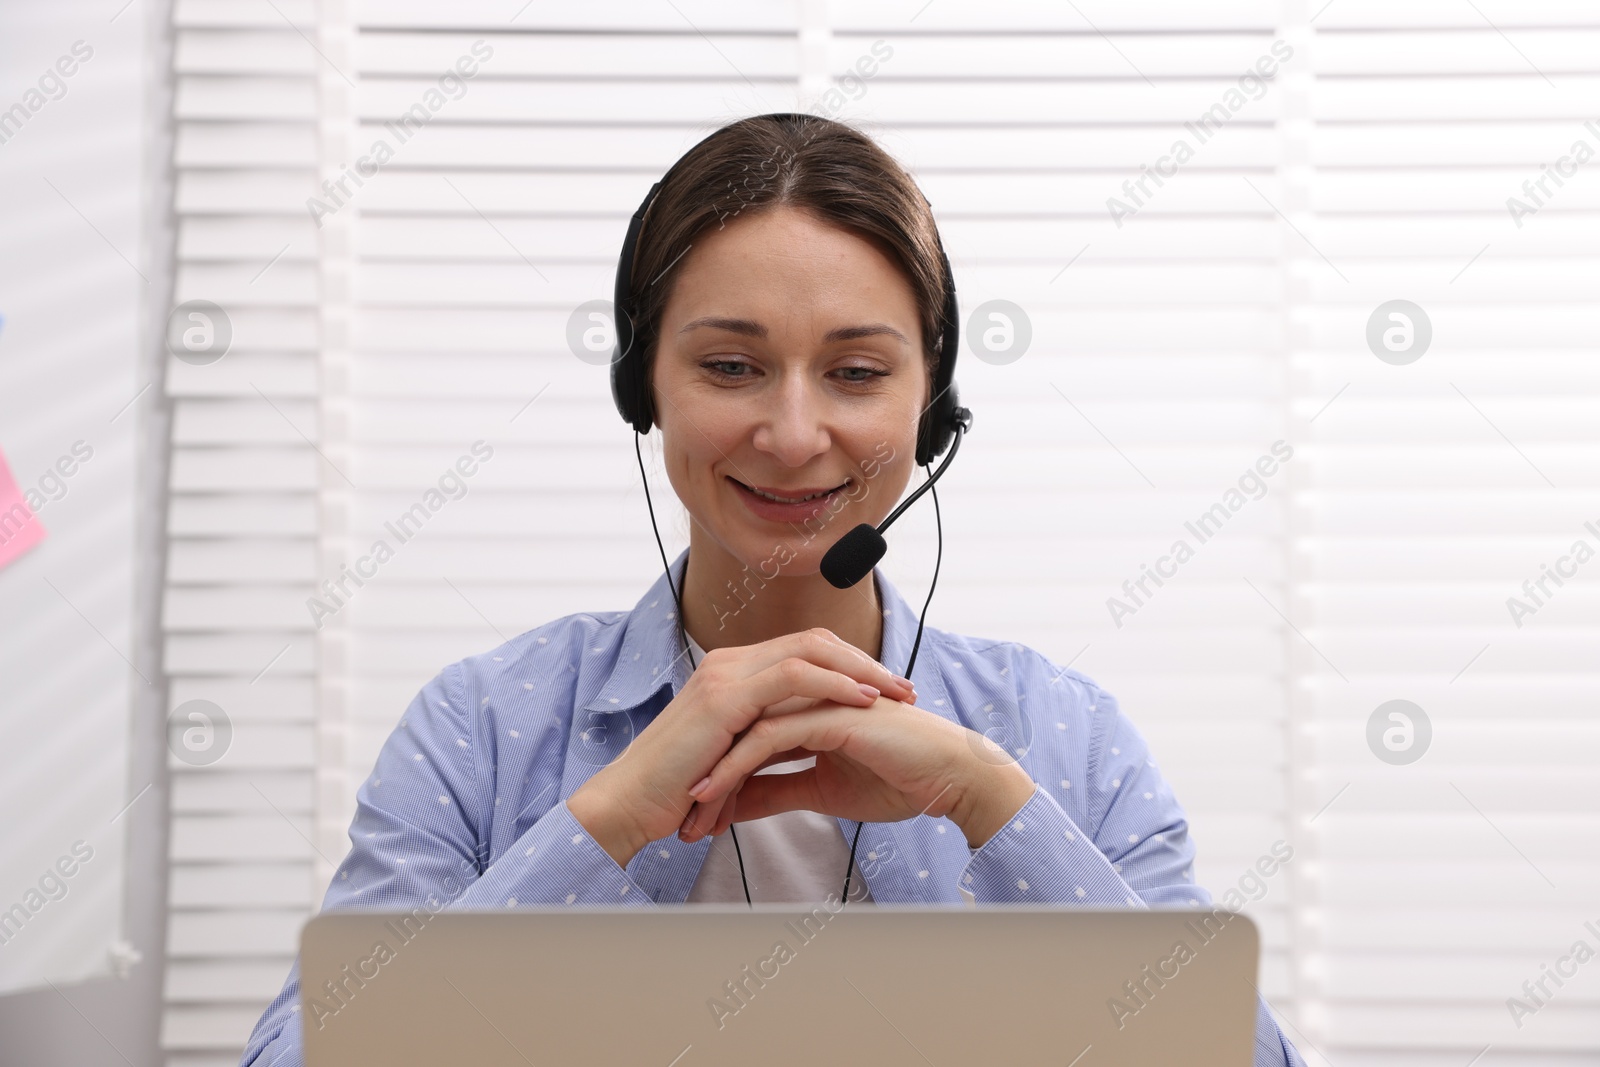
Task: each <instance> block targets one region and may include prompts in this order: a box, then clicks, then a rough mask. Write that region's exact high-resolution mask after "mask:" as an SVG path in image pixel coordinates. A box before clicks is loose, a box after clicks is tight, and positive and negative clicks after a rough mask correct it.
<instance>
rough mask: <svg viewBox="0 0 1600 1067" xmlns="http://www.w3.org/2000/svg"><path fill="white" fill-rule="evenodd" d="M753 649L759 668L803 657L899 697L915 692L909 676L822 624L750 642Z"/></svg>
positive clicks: (754, 662) (756, 667) (762, 668)
mask: <svg viewBox="0 0 1600 1067" xmlns="http://www.w3.org/2000/svg"><path fill="white" fill-rule="evenodd" d="M750 650H751V659H752V666H753V667H754V668H755V670H756V672H760V671H761V670H764V669H767V668H771V667H773V666H775V665H777V664H779V663H781V662H782V661H784V660H786V659H800V660H805V661H808V662H810V663H814V664H816V665H817V666H819V667H824V668H826V669H828V670H832V671H837V672H839V673H840V674H843V675H846V676H847V677H850V678H854V679H855V680H856V681H858V682H865V683H866V684H868V685H870V686H873V687H874V688H876V689H877V690H878V691H879V692H882V693H888V694H890V695H892V696H894V698H895V699H897V700H906V701H909V700H910V699H911V694H912V692H913V686H912V685H911V682H910V680H909V679H906V678H902V677H901V676H900V675H898V674H895V673H894V672H893V671H891V670H890V669H889V668H888V667H885V666H884V665H883V664H881V663H879V662H878V661H877V660H875V659H873V658H872V657H871V656H869V655H867V654H866V653H865V652H863V651H862V650H861V649H859V648H857V647H856V646H855V645H852V644H851V643H850V642H848V641H846V640H844V638H842V637H840V636H838V635H837V634H835V633H833V631H831V630H827V629H824V628H823V627H820V626H818V627H814V628H812V629H810V630H802V631H800V632H799V633H794V634H785V635H784V636H783V637H777V638H773V639H772V640H771V641H763V642H762V643H761V644H759V645H752V646H750Z"/></svg>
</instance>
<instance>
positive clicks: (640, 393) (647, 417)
mask: <svg viewBox="0 0 1600 1067" xmlns="http://www.w3.org/2000/svg"><path fill="white" fill-rule="evenodd" d="M755 118H756V119H770V120H772V121H774V122H778V123H781V124H784V125H790V126H794V125H798V124H799V123H801V122H806V121H816V120H817V119H818V116H816V115H807V114H804V113H800V112H793V111H782V112H774V113H772V114H768V115H757V116H755ZM744 121H746V122H749V121H752V120H751V119H745V120H744ZM731 128H732V127H731V126H724V127H722V128H721V129H719V130H715V131H713V132H712V133H711V134H710V135H709V136H707V137H705V138H703V139H701V141H700V142H699V143H698V144H696V145H695V146H694V148H691V149H689V151H688V152H685V153H684V155H683V156H681V157H679V159H678V161H677V162H676V163H674V164H673V165H672V166H671V167H670V168H668V170H667V172H666V174H664V175H662V176H661V180H660V181H658V182H656V183H655V184H654V185H652V186H651V187H650V191H649V192H648V193H646V194H645V197H644V201H643V202H642V203H640V204H639V210H638V211H635V212H634V213H633V218H632V220H630V221H629V223H628V236H627V238H626V239H625V240H624V241H623V243H622V256H621V257H620V258H619V259H618V260H617V282H616V293H615V299H614V301H613V307H614V308H615V312H614V315H615V320H616V332H617V345H616V350H615V352H614V353H613V354H612V358H611V396H612V399H614V400H615V401H616V403H617V411H618V413H619V414H621V415H622V420H623V421H624V422H626V423H629V424H630V425H632V426H633V428H634V430H635V431H636V432H638V433H641V434H648V433H649V432H650V427H651V426H652V425H654V423H655V405H654V403H653V402H652V401H651V399H650V381H649V375H648V373H647V371H646V368H645V354H644V352H642V351H635V350H634V344H633V341H634V332H633V312H634V309H635V305H634V303H633V300H632V293H631V291H630V289H631V286H630V284H629V283H630V281H631V279H632V276H633V253H634V249H635V248H637V247H638V243H639V230H640V227H641V226H642V225H643V224H644V216H645V212H647V211H648V210H649V209H650V204H651V202H652V201H654V200H655V198H656V193H657V191H658V190H660V188H661V186H662V185H663V184H665V183H666V182H667V181H668V179H670V178H671V177H672V175H673V173H674V172H675V171H677V169H678V167H679V166H681V165H682V163H683V160H684V159H685V158H687V157H688V156H689V155H692V154H693V153H694V151H695V149H698V148H699V147H700V145H703V144H705V143H706V142H707V141H709V140H711V139H712V138H713V137H716V136H718V135H719V134H721V133H724V132H726V131H727V130H729V129H731ZM923 201H924V202H925V203H926V202H927V197H926V196H924V197H923ZM928 207H929V209H930V210H931V209H932V207H933V205H932V204H931V203H929V204H928ZM934 241H935V242H936V243H937V244H938V246H939V264H940V267H941V269H942V270H943V272H944V292H945V299H944V312H943V319H944V322H943V327H944V332H943V333H942V334H941V335H940V340H939V349H938V351H939V363H938V367H937V368H936V370H935V372H934V380H933V402H932V403H931V404H929V405H928V409H927V410H926V411H924V412H923V413H922V418H921V421H920V422H919V423H918V426H917V456H916V459H917V463H918V464H919V465H921V466H924V467H925V466H927V465H928V464H930V463H932V462H933V461H934V459H935V458H936V457H938V456H939V455H940V454H941V453H942V452H944V450H945V449H946V448H947V447H949V444H950V439H951V437H952V435H953V434H954V433H955V430H956V423H957V422H958V420H959V419H960V418H961V417H962V416H963V415H966V417H967V418H968V419H970V415H967V414H966V411H965V409H963V408H961V407H960V404H959V403H958V397H957V393H956V384H955V371H956V350H957V348H958V346H959V343H960V334H961V326H960V320H959V318H958V316H959V315H960V311H959V309H958V307H957V306H956V283H955V279H954V277H952V275H951V273H950V258H949V257H948V256H946V255H945V252H944V243H943V242H942V241H940V240H939V234H938V230H937V228H935V230H934Z"/></svg>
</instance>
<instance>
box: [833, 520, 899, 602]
mask: <svg viewBox="0 0 1600 1067" xmlns="http://www.w3.org/2000/svg"><path fill="white" fill-rule="evenodd" d="M887 551H889V542H887V541H885V540H884V539H883V535H882V534H880V533H879V532H878V530H877V527H875V526H873V525H872V524H871V523H866V522H864V523H862V524H861V525H859V526H857V527H856V528H855V529H854V530H851V531H850V532H849V533H847V534H845V535H844V536H843V537H841V538H839V540H838V541H837V542H835V544H834V546H833V547H832V548H830V549H828V551H827V553H826V554H825V555H824V556H823V557H822V576H823V577H824V578H826V579H828V584H830V585H832V586H833V587H834V588H836V589H849V588H850V587H851V586H852V585H855V584H856V583H857V582H859V581H860V580H861V579H863V578H865V577H866V576H867V575H869V574H871V573H872V568H874V567H876V566H877V565H878V561H879V560H880V559H882V558H883V554H884V553H885V552H887Z"/></svg>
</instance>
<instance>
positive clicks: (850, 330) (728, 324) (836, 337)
mask: <svg viewBox="0 0 1600 1067" xmlns="http://www.w3.org/2000/svg"><path fill="white" fill-rule="evenodd" d="M702 326H709V327H710V328H712V329H714V330H726V331H727V332H728V333H736V334H740V335H742V336H745V337H754V338H757V339H758V340H763V341H764V340H766V337H767V328H766V327H765V326H763V325H761V323H759V322H753V321H751V320H750V319H730V318H722V317H720V316H716V315H708V316H705V317H703V318H698V319H695V320H694V321H692V322H689V323H687V324H685V325H684V327H683V328H682V329H680V330H679V331H678V332H679V333H680V334H682V333H688V332H689V331H690V330H696V329H699V328H700V327H702ZM879 336H886V337H893V338H895V339H897V340H898V341H899V342H900V343H901V344H903V345H909V344H910V343H911V342H910V341H909V340H907V339H906V335H905V334H903V333H901V332H900V331H899V330H897V329H895V328H894V327H893V326H890V325H889V324H888V323H883V322H872V323H867V324H866V325H864V326H839V327H836V328H835V329H832V330H829V331H828V332H827V333H826V334H824V335H823V338H822V343H823V344H833V343H835V342H837V341H855V340H859V339H860V338H863V337H879Z"/></svg>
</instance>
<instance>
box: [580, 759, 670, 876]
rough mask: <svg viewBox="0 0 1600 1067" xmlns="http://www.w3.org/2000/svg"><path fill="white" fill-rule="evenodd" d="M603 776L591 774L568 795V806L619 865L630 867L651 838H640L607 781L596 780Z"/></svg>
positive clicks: (581, 824)
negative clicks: (607, 788)
mask: <svg viewBox="0 0 1600 1067" xmlns="http://www.w3.org/2000/svg"><path fill="white" fill-rule="evenodd" d="M599 777H600V776H599V775H596V776H595V777H594V778H590V779H589V780H588V781H587V782H585V783H583V785H581V786H579V787H578V789H577V791H576V792H574V793H573V794H572V796H570V797H568V798H567V810H568V811H570V812H571V813H572V817H573V818H574V819H576V820H577V822H578V825H579V826H582V827H583V828H584V830H585V831H587V832H588V834H589V836H590V837H592V838H594V840H595V843H596V844H598V845H599V846H600V847H601V848H602V849H604V850H605V853H606V855H608V856H610V857H611V858H612V859H613V860H614V861H616V864H617V866H618V867H627V865H628V864H629V863H630V862H632V860H633V857H634V856H636V855H638V854H639V850H640V849H642V848H644V846H645V845H647V844H649V843H650V842H649V841H648V840H641V839H640V835H639V834H638V833H637V832H636V831H635V830H634V828H633V827H632V826H631V824H630V822H629V820H628V819H627V818H626V817H625V815H624V813H623V809H622V805H620V804H617V803H615V802H614V801H612V800H611V799H610V798H609V797H608V796H607V795H606V793H605V790H604V787H603V783H598V782H597V781H596V779H598V778H599Z"/></svg>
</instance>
